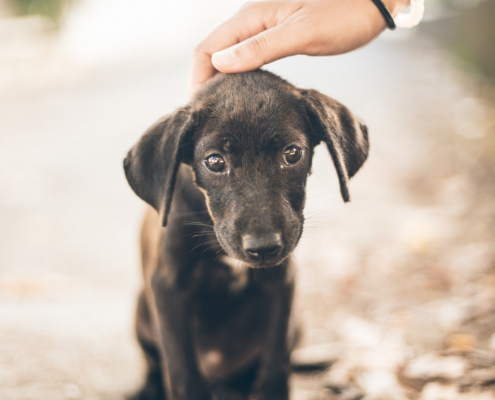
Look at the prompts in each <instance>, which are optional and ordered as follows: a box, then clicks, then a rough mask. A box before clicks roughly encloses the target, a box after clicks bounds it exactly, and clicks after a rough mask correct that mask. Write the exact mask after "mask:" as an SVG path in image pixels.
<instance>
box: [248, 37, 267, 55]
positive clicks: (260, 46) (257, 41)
mask: <svg viewBox="0 0 495 400" xmlns="http://www.w3.org/2000/svg"><path fill="white" fill-rule="evenodd" d="M246 46H247V49H248V51H249V52H250V53H253V54H255V55H261V54H263V53H264V52H265V50H266V49H267V48H268V42H267V40H266V37H265V36H264V35H258V36H255V37H252V38H251V39H249V40H248V41H247V42H246Z"/></svg>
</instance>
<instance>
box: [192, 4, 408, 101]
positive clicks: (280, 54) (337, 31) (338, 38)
mask: <svg viewBox="0 0 495 400" xmlns="http://www.w3.org/2000/svg"><path fill="white" fill-rule="evenodd" d="M409 1H410V0H384V3H385V5H386V6H387V8H388V9H389V11H390V13H391V14H392V15H393V16H394V17H395V16H396V15H397V14H398V13H399V12H401V11H402V10H403V9H404V8H405V7H406V6H407V5H408V4H409ZM385 26H386V24H385V20H384V18H383V16H382V14H381V13H380V11H379V10H378V8H377V7H376V6H375V4H373V2H372V1H371V0H303V1H290V0H285V1H284V0H278V1H272V0H269V1H256V2H248V3H246V4H245V5H243V6H242V7H241V9H240V10H239V11H238V12H237V13H236V14H234V15H233V16H232V17H231V18H229V19H228V20H226V21H225V22H223V23H222V24H220V25H219V26H218V27H217V28H215V29H214V30H213V31H212V32H211V33H210V34H209V35H208V36H207V37H206V38H205V39H204V40H203V41H202V42H201V43H200V44H199V45H198V46H197V47H196V49H195V51H194V55H193V63H192V71H191V90H192V91H193V92H194V91H196V90H197V89H198V88H199V87H200V86H201V85H202V84H203V83H205V82H206V81H207V80H208V79H210V78H211V77H213V76H214V75H215V74H216V73H218V71H220V72H226V73H233V72H244V71H250V70H253V69H256V68H260V67H262V66H263V65H265V64H268V63H270V62H272V61H275V60H278V59H280V58H284V57H287V56H291V55H296V54H305V55H310V56H327V55H335V54H342V53H346V52H348V51H351V50H354V49H356V48H358V47H361V46H363V45H365V44H366V43H368V42H370V41H371V40H372V39H374V38H375V37H376V36H378V35H379V33H380V32H381V31H382V30H383V29H384V28H385Z"/></svg>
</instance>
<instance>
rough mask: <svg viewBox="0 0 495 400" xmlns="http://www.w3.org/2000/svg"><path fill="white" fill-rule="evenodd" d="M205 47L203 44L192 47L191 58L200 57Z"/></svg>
mask: <svg viewBox="0 0 495 400" xmlns="http://www.w3.org/2000/svg"><path fill="white" fill-rule="evenodd" d="M204 48H205V45H204V43H203V42H199V43H198V44H197V45H196V46H194V48H193V57H198V56H200V55H202V54H203V53H204V52H205V50H204Z"/></svg>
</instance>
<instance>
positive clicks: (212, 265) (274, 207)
mask: <svg viewBox="0 0 495 400" xmlns="http://www.w3.org/2000/svg"><path fill="white" fill-rule="evenodd" d="M321 141H323V142H325V144H326V145H327V148H328V150H329V152H330V155H331V157H332V159H333V162H334V164H335V167H336V170H337V174H338V177H339V182H340V190H341V193H342V197H343V199H344V201H348V200H349V192H348V188H347V181H348V179H349V178H350V177H352V176H353V175H354V174H355V173H356V172H357V171H358V170H359V168H360V167H361V165H362V164H363V163H364V161H365V160H366V157H367V155H368V136H367V131H366V127H365V126H364V125H363V124H361V123H360V122H359V121H358V120H357V119H356V118H355V117H354V116H353V115H352V114H351V112H350V111H349V110H348V109H347V108H346V107H344V106H343V105H341V104H340V103H338V102H337V101H335V100H333V99H331V98H329V97H327V96H325V95H323V94H321V93H319V92H317V91H314V90H300V89H297V88H296V87H294V86H293V85H291V84H289V83H288V82H286V81H284V80H282V79H280V78H279V77H277V76H275V75H273V74H271V73H269V72H265V71H260V70H258V71H253V72H247V73H242V74H233V75H223V74H221V75H219V76H217V77H215V78H214V79H212V80H211V81H210V82H209V83H207V84H206V85H204V87H203V88H202V89H201V91H200V92H199V93H198V94H197V95H196V96H195V98H194V99H193V100H192V101H191V102H190V103H189V104H188V105H187V106H185V107H183V108H180V109H179V110H177V111H176V112H174V113H173V114H171V115H168V116H166V117H164V118H163V119H161V120H160V121H158V122H157V123H156V124H155V125H153V126H152V127H151V128H150V129H149V130H148V131H147V132H146V133H145V134H144V136H143V137H142V138H141V140H140V141H139V142H138V143H137V144H136V145H135V146H134V147H133V148H132V149H131V151H130V152H129V154H128V155H127V158H126V159H125V161H124V167H125V172H126V177H127V180H128V182H129V184H130V186H131V187H132V189H133V190H134V192H135V193H136V194H137V195H138V196H139V197H141V198H142V199H143V200H144V201H146V202H147V203H148V204H150V205H151V206H152V207H153V208H154V210H152V209H150V210H148V212H147V215H146V218H145V221H144V223H143V229H142V231H141V250H142V264H143V270H144V277H145V287H144V290H143V293H142V295H141V297H140V300H139V307H138V312H137V318H136V328H137V333H138V338H139V341H140V344H141V345H142V347H143V350H144V352H145V354H146V356H147V361H148V377H147V380H146V384H145V387H144V388H143V389H142V390H141V391H140V392H139V394H138V395H137V396H136V398H138V399H150V400H151V399H164V398H168V399H173V400H206V399H208V400H209V399H211V398H212V394H211V391H212V388H214V387H216V386H217V385H218V384H219V383H225V384H230V385H231V386H232V385H233V386H236V387H237V388H238V389H239V388H242V387H244V388H247V390H249V392H250V393H251V394H252V395H253V398H256V399H259V400H287V399H288V383H287V379H288V374H289V357H290V352H291V349H292V347H293V345H294V339H295V336H296V335H295V330H294V329H293V328H294V324H293V323H292V320H291V303H292V294H293V285H294V283H293V273H292V272H291V270H292V268H293V265H292V261H291V259H290V258H289V256H290V254H291V253H292V252H293V250H294V248H295V247H296V245H297V243H298V241H299V238H300V237H301V234H302V230H303V222H304V217H303V207H304V201H305V186H306V178H307V176H308V175H309V173H310V170H311V159H312V155H313V149H314V147H315V146H316V145H317V144H318V143H320V142H321ZM290 146H297V147H298V148H299V149H301V150H302V156H301V158H300V160H299V161H297V162H295V163H293V164H290V163H288V162H285V161H284V150H285V149H286V148H287V147H290ZM212 154H217V155H220V156H222V157H223V159H224V160H225V163H226V164H225V165H226V168H225V170H224V171H221V172H214V171H211V170H210V169H208V168H207V166H206V164H205V160H206V158H207V157H209V156H210V155H212ZM155 210H156V211H157V212H158V213H157V212H156V211H155ZM165 226H166V228H165ZM230 258H233V259H236V260H237V261H232V259H230ZM236 263H237V264H238V265H237V266H236V265H235V264H236ZM247 266H249V267H251V268H248V267H247Z"/></svg>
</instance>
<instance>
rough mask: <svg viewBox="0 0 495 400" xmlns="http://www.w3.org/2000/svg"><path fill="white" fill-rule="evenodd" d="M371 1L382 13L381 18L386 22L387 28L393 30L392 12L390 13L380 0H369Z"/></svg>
mask: <svg viewBox="0 0 495 400" xmlns="http://www.w3.org/2000/svg"><path fill="white" fill-rule="evenodd" d="M371 1H372V2H373V3H375V6H377V7H378V9H379V10H380V12H381V13H382V15H383V18H384V19H385V22H386V23H387V27H388V29H390V30H394V29H395V21H394V18H393V17H392V14H390V11H388V9H387V7H385V4H383V2H382V1H381V0H371Z"/></svg>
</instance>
